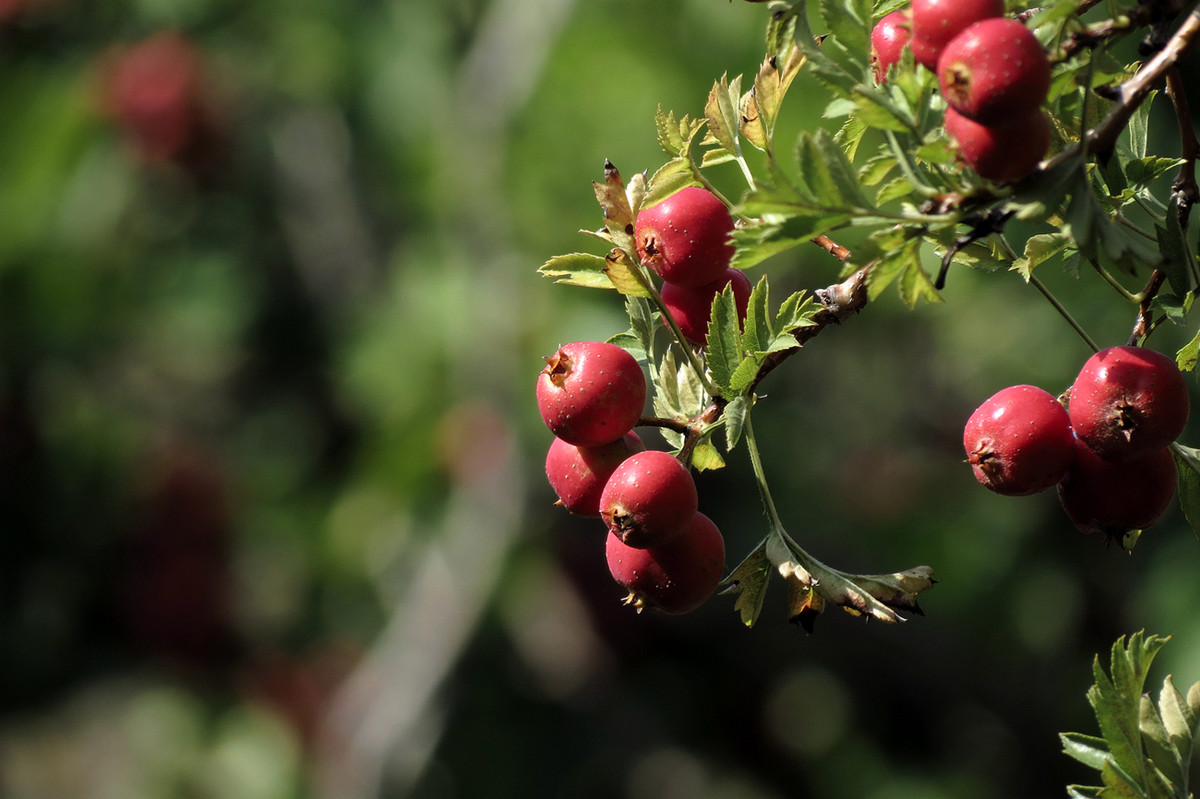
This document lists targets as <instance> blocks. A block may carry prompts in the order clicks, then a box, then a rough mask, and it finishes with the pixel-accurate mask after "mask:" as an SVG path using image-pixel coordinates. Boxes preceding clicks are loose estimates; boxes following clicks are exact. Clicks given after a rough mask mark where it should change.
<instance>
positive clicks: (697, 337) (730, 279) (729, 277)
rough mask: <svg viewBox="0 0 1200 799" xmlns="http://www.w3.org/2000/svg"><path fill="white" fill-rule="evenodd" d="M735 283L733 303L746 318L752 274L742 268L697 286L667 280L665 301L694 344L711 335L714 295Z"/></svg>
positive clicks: (703, 341)
mask: <svg viewBox="0 0 1200 799" xmlns="http://www.w3.org/2000/svg"><path fill="white" fill-rule="evenodd" d="M729 285H732V287H733V303H734V306H735V307H736V308H737V313H738V322H739V323H744V322H745V321H746V310H747V308H749V306H750V291H751V289H752V287H751V285H750V278H748V277H746V273H745V272H743V271H742V270H740V269H733V268H732V267H731V268H729V269H726V270H725V274H724V275H723V276H722V277H719V278H717V279H716V280H714V281H713V282H712V283H708V284H706V285H703V286H697V287H695V288H688V287H686V286H677V285H675V284H674V283H663V287H662V301H663V304H664V305H666V306H667V310H668V311H670V313H671V317H672V318H673V319H674V320H675V323H676V324H677V325H679V330H680V332H681V333H683V336H684V338H686V339H687V340H688V341H690V342H692V343H693V344H704V343H705V341H707V339H708V322H709V318H710V317H711V315H712V303H713V298H714V297H716V296H717V295H718V294H720V293H721V292H722V291H724V290H725V287H726V286H729Z"/></svg>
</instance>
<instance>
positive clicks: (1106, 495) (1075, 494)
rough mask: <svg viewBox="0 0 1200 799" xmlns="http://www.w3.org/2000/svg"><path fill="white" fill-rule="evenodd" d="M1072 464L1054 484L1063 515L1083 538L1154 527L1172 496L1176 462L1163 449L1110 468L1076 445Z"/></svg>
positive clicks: (1168, 452) (1078, 443)
mask: <svg viewBox="0 0 1200 799" xmlns="http://www.w3.org/2000/svg"><path fill="white" fill-rule="evenodd" d="M1076 450H1077V452H1076V457H1075V465H1074V466H1072V467H1071V470H1070V471H1068V472H1067V476H1066V477H1064V478H1063V481H1062V482H1061V483H1059V485H1058V499H1059V501H1060V502H1061V503H1062V506H1063V510H1065V511H1066V512H1067V515H1068V516H1070V517H1071V521H1073V522H1075V526H1076V527H1077V528H1078V529H1079V531H1080V532H1083V533H1103V534H1104V535H1106V536H1108V537H1110V538H1119V537H1120V536H1122V535H1124V534H1125V533H1127V532H1129V531H1131V530H1143V529H1145V528H1147V527H1149V526H1150V525H1152V524H1154V522H1156V521H1157V520H1158V518H1159V517H1160V516H1162V514H1163V513H1164V512H1165V511H1166V509H1167V507H1168V506H1169V505H1170V504H1171V498H1172V497H1173V496H1174V495H1175V478H1176V471H1175V458H1174V456H1172V455H1171V451H1170V450H1169V449H1167V448H1163V449H1159V450H1154V451H1153V452H1148V453H1144V454H1142V455H1138V456H1137V457H1134V458H1130V459H1128V460H1124V461H1121V462H1119V463H1114V462H1113V461H1108V460H1105V459H1104V458H1101V457H1100V456H1099V455H1097V454H1096V453H1095V452H1093V451H1092V450H1091V449H1090V448H1089V447H1088V446H1087V445H1086V444H1084V443H1083V442H1082V441H1077V442H1076Z"/></svg>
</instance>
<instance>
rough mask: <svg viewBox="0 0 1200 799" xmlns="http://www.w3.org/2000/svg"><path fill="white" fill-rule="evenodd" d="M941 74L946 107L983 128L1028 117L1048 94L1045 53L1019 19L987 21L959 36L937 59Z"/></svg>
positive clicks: (1047, 69)
mask: <svg viewBox="0 0 1200 799" xmlns="http://www.w3.org/2000/svg"><path fill="white" fill-rule="evenodd" d="M937 75H938V85H939V86H941V89H942V96H943V97H945V98H946V103H947V104H948V105H949V106H950V107H951V108H953V109H954V110H956V111H958V112H959V113H960V114H962V115H963V116H965V117H969V118H971V119H973V120H975V121H976V122H982V123H984V124H993V125H994V124H1001V123H1003V122H1006V121H1007V120H1009V119H1011V118H1012V117H1014V116H1024V115H1027V114H1028V113H1029V112H1031V111H1032V110H1033V109H1035V108H1038V107H1040V106H1041V105H1042V103H1044V102H1045V101H1046V96H1047V94H1048V93H1049V91H1050V62H1049V61H1048V60H1047V59H1046V53H1045V52H1044V51H1043V50H1042V45H1041V43H1040V42H1039V41H1038V40H1037V37H1036V36H1034V35H1033V31H1031V30H1029V28H1026V27H1025V26H1024V25H1022V24H1021V23H1020V22H1017V21H1016V20H1015V19H1003V18H1002V19H985V20H983V21H982V22H976V23H975V24H974V25H971V26H970V27H969V28H967V29H966V30H964V31H963V32H962V33H960V34H959V35H958V36H955V37H954V39H952V40H951V41H950V42H949V43H948V44H947V45H946V47H945V49H944V50H943V51H942V55H941V57H939V58H938V63H937Z"/></svg>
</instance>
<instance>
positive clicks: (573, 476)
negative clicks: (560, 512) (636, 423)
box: [546, 431, 646, 517]
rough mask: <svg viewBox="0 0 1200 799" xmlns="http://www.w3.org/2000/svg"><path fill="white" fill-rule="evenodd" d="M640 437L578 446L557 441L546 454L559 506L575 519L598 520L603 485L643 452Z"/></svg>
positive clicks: (549, 477) (643, 447)
mask: <svg viewBox="0 0 1200 799" xmlns="http://www.w3.org/2000/svg"><path fill="white" fill-rule="evenodd" d="M645 450H646V445H645V444H644V443H643V442H642V439H641V437H640V436H638V434H637V433H634V432H633V431H630V432H628V433H626V434H625V435H623V436H622V437H621V438H618V439H617V440H616V441H612V442H610V443H608V444H599V445H597V446H594V447H577V446H575V445H574V444H568V443H567V442H566V441H563V440H562V439H561V438H555V439H554V441H552V442H551V443H550V449H549V450H548V451H547V452H546V480H547V481H548V482H549V483H550V487H551V488H552V489H554V493H555V494H556V495H557V496H558V501H559V504H561V505H562V506H563V507H564V508H566V509H567V510H569V511H570V512H571V513H574V514H575V515H576V516H588V517H599V516H600V494H601V492H603V491H604V484H605V483H607V482H608V478H609V477H611V476H612V473H613V472H614V471H615V470H616V468H617V467H618V466H620V465H621V463H622V462H624V461H625V459H626V458H628V457H629V456H630V455H633V454H635V453H638V452H644V451H645Z"/></svg>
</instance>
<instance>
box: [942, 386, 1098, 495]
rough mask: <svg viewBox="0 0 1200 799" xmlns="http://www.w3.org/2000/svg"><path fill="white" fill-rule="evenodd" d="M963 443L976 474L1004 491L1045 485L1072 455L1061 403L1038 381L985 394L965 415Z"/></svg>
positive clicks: (987, 484)
mask: <svg viewBox="0 0 1200 799" xmlns="http://www.w3.org/2000/svg"><path fill="white" fill-rule="evenodd" d="M963 448H964V449H965V450H966V452H967V462H968V463H970V464H971V469H972V471H973V472H974V473H975V479H976V480H978V481H979V483H980V484H981V485H983V486H984V487H985V488H988V489H990V490H992V491H995V492H996V493H997V494H1004V495H1006V496H1024V495H1027V494H1035V493H1037V492H1039V491H1044V490H1046V489H1047V488H1050V487H1051V486H1053V485H1054V484H1055V483H1057V482H1058V481H1060V480H1061V479H1062V478H1063V477H1064V476H1065V475H1066V473H1067V470H1068V469H1070V468H1071V464H1072V463H1073V462H1074V460H1075V441H1074V436H1073V435H1072V434H1071V422H1070V419H1069V418H1068V416H1067V411H1066V409H1064V408H1063V406H1062V405H1061V404H1060V403H1059V401H1058V400H1057V399H1056V398H1055V397H1054V396H1053V395H1052V394H1050V393H1049V392H1048V391H1045V390H1043V389H1040V388H1038V387H1037V386H1026V385H1020V386H1010V387H1008V388H1005V389H1001V390H1000V391H998V392H996V393H995V394H993V395H992V396H991V397H989V398H988V399H987V400H985V401H984V402H983V404H982V405H980V406H979V407H978V408H977V409H976V410H975V412H974V413H972V414H971V416H970V418H968V419H967V423H966V425H965V427H964V428H963Z"/></svg>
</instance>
